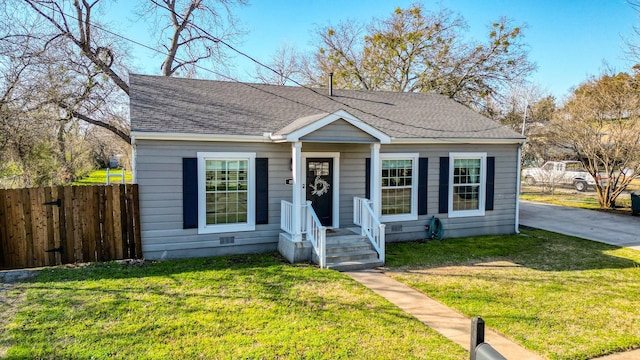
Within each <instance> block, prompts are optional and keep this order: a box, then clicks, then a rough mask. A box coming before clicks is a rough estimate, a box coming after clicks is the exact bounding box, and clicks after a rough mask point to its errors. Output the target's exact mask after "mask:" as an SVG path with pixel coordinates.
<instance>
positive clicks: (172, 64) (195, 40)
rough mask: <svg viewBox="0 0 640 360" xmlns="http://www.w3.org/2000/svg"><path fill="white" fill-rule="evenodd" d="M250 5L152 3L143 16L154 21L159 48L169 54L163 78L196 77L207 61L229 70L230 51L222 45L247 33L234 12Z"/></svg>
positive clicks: (239, 1)
mask: <svg viewBox="0 0 640 360" xmlns="http://www.w3.org/2000/svg"><path fill="white" fill-rule="evenodd" d="M246 4H247V1H246V0H182V1H181V0H149V1H148V2H147V3H146V5H144V6H143V10H142V15H143V17H145V18H147V19H151V20H153V22H154V24H155V26H156V28H157V31H156V33H157V35H158V36H157V37H158V46H160V47H162V48H163V49H164V50H163V52H164V53H165V54H166V56H165V58H164V61H163V62H162V66H161V72H162V75H163V76H172V75H174V74H176V73H177V72H179V71H182V72H183V75H186V76H193V75H195V74H196V72H197V71H196V70H197V64H198V63H199V62H201V61H204V60H213V64H212V65H213V66H216V67H219V66H228V65H229V64H228V60H229V57H228V56H227V54H226V50H228V49H227V48H226V47H224V46H223V45H222V44H221V43H220V41H221V40H224V41H231V40H236V39H237V38H238V36H239V35H242V34H243V33H244V32H243V31H242V30H241V29H240V28H239V27H238V24H237V20H236V18H235V17H234V16H233V13H232V8H233V7H234V6H237V5H246ZM167 39H168V42H167Z"/></svg>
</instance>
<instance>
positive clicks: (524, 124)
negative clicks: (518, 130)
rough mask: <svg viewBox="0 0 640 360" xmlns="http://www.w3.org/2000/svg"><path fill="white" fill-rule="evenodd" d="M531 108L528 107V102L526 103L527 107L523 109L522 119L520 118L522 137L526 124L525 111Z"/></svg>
mask: <svg viewBox="0 0 640 360" xmlns="http://www.w3.org/2000/svg"><path fill="white" fill-rule="evenodd" d="M530 108H531V107H530V106H529V102H527V106H525V107H524V117H523V118H522V135H523V136H524V128H525V126H526V123H527V111H528V110H529V109H530Z"/></svg>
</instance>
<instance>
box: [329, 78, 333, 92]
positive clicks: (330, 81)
mask: <svg viewBox="0 0 640 360" xmlns="http://www.w3.org/2000/svg"><path fill="white" fill-rule="evenodd" d="M329 96H333V73H332V72H330V73H329Z"/></svg>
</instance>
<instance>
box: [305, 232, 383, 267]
mask: <svg viewBox="0 0 640 360" xmlns="http://www.w3.org/2000/svg"><path fill="white" fill-rule="evenodd" d="M326 254H327V259H326V263H327V268H329V269H334V270H338V271H349V270H362V269H371V268H375V267H378V266H382V265H384V263H383V262H382V261H380V260H379V259H378V253H377V252H376V251H375V249H374V248H373V246H372V245H371V243H370V242H369V240H368V239H367V238H366V237H364V236H362V235H360V234H355V233H353V234H340V235H331V236H327V247H326ZM312 257H313V261H314V262H315V263H316V264H317V263H319V260H318V257H317V255H316V254H315V253H314V254H313V255H312Z"/></svg>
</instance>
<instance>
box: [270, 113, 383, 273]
mask: <svg viewBox="0 0 640 360" xmlns="http://www.w3.org/2000/svg"><path fill="white" fill-rule="evenodd" d="M269 136H270V137H271V139H272V140H273V141H275V142H289V143H290V144H291V176H292V177H291V178H290V179H287V184H288V185H290V186H291V201H289V200H282V201H281V204H280V228H281V230H282V232H281V233H280V236H279V242H278V249H279V251H280V252H281V253H282V254H283V255H284V256H285V257H286V258H287V259H288V260H289V261H290V262H304V261H313V262H315V263H317V264H318V265H319V266H320V267H322V268H325V267H329V268H337V269H354V268H366V267H375V266H380V265H382V264H384V258H385V255H384V254H385V253H384V249H385V225H384V224H382V223H381V222H380V206H381V201H380V191H367V193H368V194H367V195H368V197H365V196H363V195H365V191H364V188H365V187H366V188H368V189H380V181H381V180H380V176H366V173H370V174H380V169H379V167H380V147H381V144H384V143H389V142H390V139H389V137H388V136H386V135H385V134H383V133H381V132H380V131H378V130H377V129H374V128H372V127H371V126H369V125H366V124H364V123H362V122H361V121H359V120H358V119H356V118H354V117H353V116H351V115H350V114H348V113H347V112H345V111H339V112H336V113H334V114H319V115H318V116H317V117H315V118H314V119H310V118H305V119H299V120H298V121H295V122H294V123H292V124H291V125H290V126H288V129H283V130H282V131H280V132H279V134H275V135H273V134H270V135H269ZM354 149H355V150H354ZM356 152H357V155H354V153H356ZM367 159H370V160H367ZM365 160H367V164H368V165H367V166H368V167H369V169H367V172H366V173H365V171H363V170H364V169H363V168H359V170H356V169H355V168H356V166H354V165H353V164H354V162H356V161H357V163H358V164H362V165H364V164H365ZM349 161H351V162H349ZM363 167H364V166H363ZM341 182H342V184H341Z"/></svg>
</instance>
